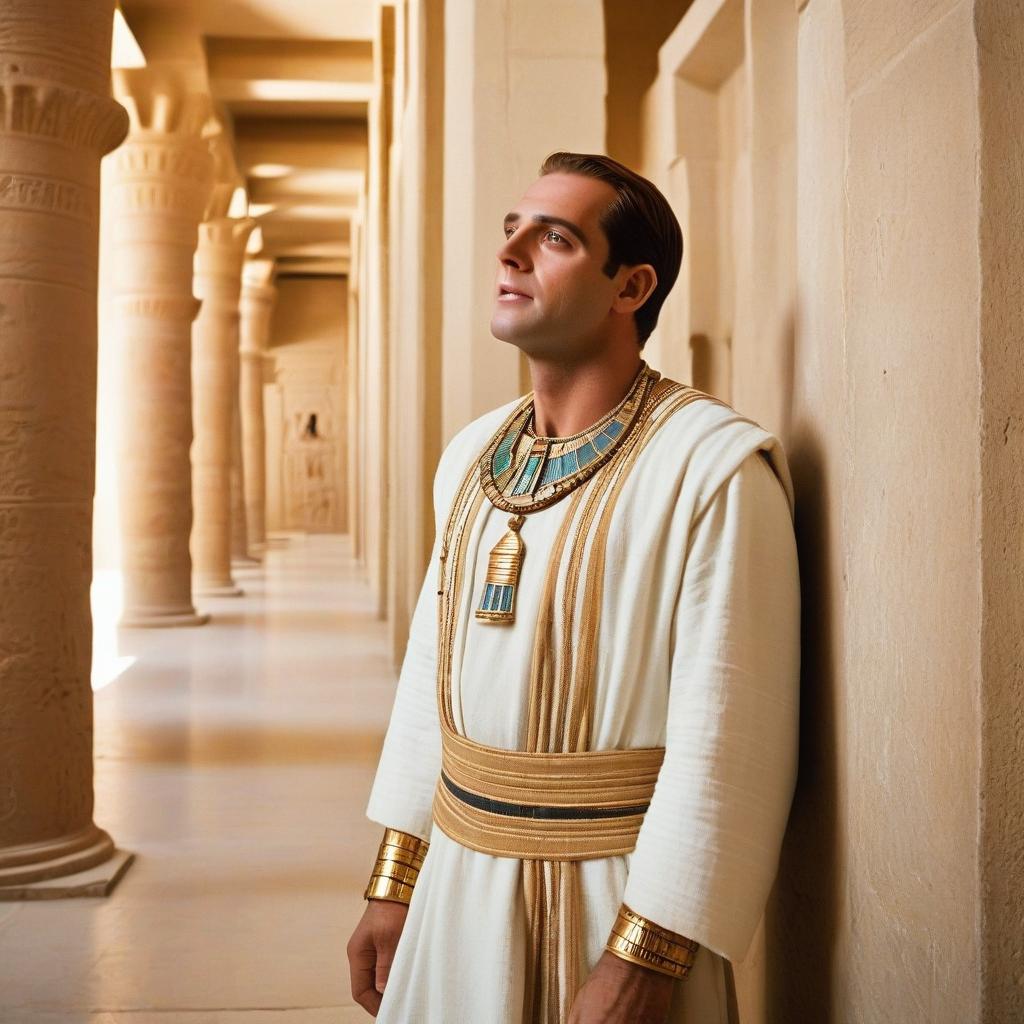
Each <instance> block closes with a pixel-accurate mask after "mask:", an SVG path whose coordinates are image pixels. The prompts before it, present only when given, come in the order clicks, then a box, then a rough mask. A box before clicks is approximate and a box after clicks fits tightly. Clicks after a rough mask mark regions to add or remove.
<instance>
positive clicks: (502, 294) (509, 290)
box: [498, 284, 533, 302]
mask: <svg viewBox="0 0 1024 1024" xmlns="http://www.w3.org/2000/svg"><path fill="white" fill-rule="evenodd" d="M532 298H533V296H531V295H527V294H526V292H523V291H520V290H519V289H518V288H513V287H512V285H510V284H502V285H499V286H498V301H499V302H529V301H531V300H532Z"/></svg>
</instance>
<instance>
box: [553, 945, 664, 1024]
mask: <svg viewBox="0 0 1024 1024" xmlns="http://www.w3.org/2000/svg"><path fill="white" fill-rule="evenodd" d="M674 984H675V978H670V977H669V976H668V975H667V974H659V973H658V972H657V971H652V970H651V969H650V968H649V967H641V966H640V965H639V964H631V963H629V962H628V961H626V960H623V959H622V958H621V957H617V956H616V955H615V954H614V953H609V952H608V951H607V950H606V951H605V952H604V953H602V954H601V959H600V960H598V961H597V965H596V966H595V967H594V969H593V971H591V972H590V977H589V978H587V980H586V982H584V984H583V987H582V988H581V989H580V990H579V992H577V993H576V999H575V1000H574V1001H573V1004H572V1010H571V1011H570V1013H569V1024H665V1021H666V1020H667V1019H668V1011H669V1006H670V1005H671V1002H672V989H673V986H674Z"/></svg>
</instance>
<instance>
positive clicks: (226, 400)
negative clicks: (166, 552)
mask: <svg viewBox="0 0 1024 1024" xmlns="http://www.w3.org/2000/svg"><path fill="white" fill-rule="evenodd" d="M255 225H256V222H255V221H254V220H251V219H250V218H234V217H217V218H215V219H213V220H209V221H206V222H205V223H204V224H202V225H201V226H200V228H199V249H198V250H197V252H196V262H195V290H196V295H197V296H198V297H199V298H200V299H201V300H202V303H203V305H202V308H201V310H200V313H199V316H198V318H197V319H196V322H195V325H194V326H193V330H192V396H193V423H194V428H195V441H194V443H193V446H192V502H193V506H194V508H195V520H194V522H193V524H192V545H191V546H192V562H193V572H194V577H195V590H196V593H197V594H206V595H211V596H220V597H234V596H237V595H239V594H241V592H242V591H241V590H240V589H239V588H238V587H237V586H236V585H235V581H234V580H233V579H232V577H231V465H232V447H233V444H232V441H233V426H234V416H235V409H236V407H237V405H238V362H239V360H238V319H239V315H238V302H239V297H240V292H241V285H242V261H243V260H244V258H245V243H246V241H247V240H248V238H249V234H250V232H251V231H252V229H253V228H254V227H255Z"/></svg>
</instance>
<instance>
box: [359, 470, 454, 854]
mask: <svg viewBox="0 0 1024 1024" xmlns="http://www.w3.org/2000/svg"><path fill="white" fill-rule="evenodd" d="M443 464H444V460H442V465H443ZM442 485H443V473H442V470H441V469H440V468H439V469H438V473H437V476H436V477H435V481H434V507H435V537H434V548H433V551H432V552H431V554H430V561H429V563H428V565H427V571H426V575H425V576H424V579H423V586H422V588H421V590H420V595H419V598H418V599H417V601H416V608H415V610H414V612H413V616H412V623H411V625H410V628H409V641H408V644H407V646H406V649H405V657H404V658H403V660H402V669H401V672H400V674H399V677H398V689H397V691H396V693H395V703H394V706H393V708H392V711H391V720H390V722H389V723H388V729H387V734H386V735H385V737H384V747H383V750H382V752H381V756H380V761H379V763H378V765H377V774H376V776H375V778H374V781H373V788H372V789H371V791H370V802H369V804H368V806H367V809H366V816H367V817H368V818H369V819H370V820H371V821H375V822H377V823H378V824H380V825H383V826H384V827H385V828H395V829H399V830H400V831H402V832H408V833H410V834H411V835H415V836H419V837H420V838H421V839H428V838H429V836H430V828H431V805H432V802H433V797H434V787H435V785H436V783H437V779H438V776H439V775H440V772H441V731H440V725H439V722H438V717H437V691H436V686H437V600H438V598H437V583H438V563H439V554H440V547H441V537H440V533H441V530H440V526H439V525H438V524H439V520H438V518H437V515H436V510H437V509H438V508H439V507H440V506H441V504H442V502H441V501H440V500H439V495H440V491H441V490H442V489H443V487H442ZM442 525H443V524H442Z"/></svg>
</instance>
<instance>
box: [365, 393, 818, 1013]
mask: <svg viewBox="0 0 1024 1024" xmlns="http://www.w3.org/2000/svg"><path fill="white" fill-rule="evenodd" d="M514 405H515V403H510V404H509V405H507V406H503V407H502V408H500V409H496V410H493V411H492V412H490V413H488V414H486V415H484V416H482V417H480V418H479V419H478V420H476V421H474V422H473V423H471V424H470V425H469V426H468V427H466V428H464V429H463V430H462V431H461V432H460V433H459V434H458V435H457V436H456V437H455V438H454V439H453V440H452V441H451V443H450V444H449V445H448V447H447V448H446V450H445V452H444V454H443V456H442V458H441V461H440V464H439V467H438V471H437V474H436V477H435V481H434V504H435V519H436V526H437V532H438V535H440V533H441V531H442V530H443V528H444V523H445V520H446V518H447V514H448V510H449V507H450V505H451V503H452V500H453V497H454V492H455V490H456V488H457V487H458V485H459V483H460V481H461V479H462V477H463V475H464V473H465V471H466V469H467V468H468V467H469V465H470V464H471V463H472V462H473V461H474V460H476V459H477V458H478V457H479V455H480V453H481V451H482V450H483V448H484V447H485V445H486V443H487V442H488V440H489V439H490V437H491V436H492V434H493V433H494V431H495V430H496V429H497V428H498V427H499V426H500V425H501V423H502V422H503V421H504V419H505V417H506V416H507V415H508V413H509V412H510V411H511V409H512V408H513V406H514ZM568 505H569V500H568V499H564V500H562V501H560V502H558V503H556V504H555V505H553V506H550V507H549V508H546V509H544V510H541V511H539V512H535V513H531V514H530V515H528V516H527V518H526V522H525V524H524V525H523V527H522V531H521V536H522V539H523V542H524V544H525V546H526V554H525V559H524V562H523V568H522V575H521V577H520V589H519V593H518V595H517V598H516V601H517V605H516V621H515V623H514V624H513V625H495V624H493V623H488V622H481V621H479V620H477V619H476V618H475V617H474V615H473V612H474V610H475V608H476V606H477V604H478V603H479V600H480V595H481V593H482V588H483V584H484V577H485V575H486V571H487V556H488V553H489V552H490V550H491V548H492V547H493V546H494V544H495V543H496V542H497V540H498V539H499V538H500V537H501V536H502V535H503V534H504V532H505V530H506V529H507V521H508V516H507V514H505V513H503V512H501V511H500V510H498V509H496V508H494V507H493V506H492V505H491V504H490V502H487V501H485V502H484V506H483V508H482V510H481V512H480V516H479V517H478V519H477V522H476V525H475V527H474V528H473V529H472V531H471V534H470V537H469V544H468V549H467V555H466V559H467V560H466V574H465V579H466V584H465V586H466V590H465V592H464V593H465V595H466V596H465V597H464V600H463V602H462V606H461V613H460V621H459V625H458V628H457V632H456V636H455V651H456V654H455V656H454V658H453V662H454V664H453V671H452V702H453V710H454V715H455V720H456V722H457V723H458V724H459V731H460V732H464V733H465V735H467V736H469V737H470V738H472V739H474V740H477V741H478V742H481V743H485V744H489V745H490V746H495V747H506V748H520V749H522V747H523V744H524V740H525V731H526V727H527V719H528V715H527V700H528V697H529V691H530V679H529V672H530V661H531V653H532V643H533V636H534V628H535V624H536V618H537V610H538V606H539V603H540V590H541V587H542V584H543V580H544V575H545V569H546V566H547V563H548V555H549V553H550V551H551V547H552V543H553V541H554V538H555V536H556V534H557V532H558V527H559V525H560V523H561V521H562V519H563V517H564V514H565V510H566V508H567V506H568ZM791 509H792V485H791V481H790V477H789V471H788V468H787V465H786V460H785V456H784V454H783V451H782V448H781V445H780V444H779V443H778V441H777V440H776V439H775V438H774V437H773V436H772V435H771V434H769V433H768V432H767V431H765V430H763V429H762V428H761V427H759V426H758V425H757V424H755V423H753V422H752V421H750V420H748V419H745V418H744V417H742V416H740V415H739V414H738V413H737V412H735V411H734V410H732V409H731V408H729V407H728V406H723V405H721V404H719V403H717V402H714V401H713V400H710V399H708V398H703V397H702V398H699V399H698V400H697V401H694V402H692V403H691V404H689V405H686V406H684V407H683V408H682V409H679V410H677V411H676V412H675V413H674V414H673V415H672V416H671V418H670V420H668V421H667V422H666V423H665V425H664V427H663V428H662V429H660V430H659V431H658V432H657V433H656V434H655V435H654V437H653V438H652V439H651V440H650V442H649V443H648V444H647V446H646V447H645V448H644V450H643V451H642V453H641V454H640V456H639V458H638V460H637V462H636V464H635V465H634V467H633V469H632V472H631V474H630V476H629V478H628V479H627V481H626V484H625V487H624V489H623V491H622V494H621V496H620V499H619V504H618V506H617V507H616V510H615V513H614V517H613V520H612V524H611V531H610V534H609V538H608V550H607V562H606V570H605V587H604V593H603V605H602V609H603V611H602V619H601V628H600V638H599V644H598V653H597V675H596V689H595V693H594V697H595V699H594V705H593V719H592V721H593V727H592V731H591V737H592V741H591V747H592V749H594V750H599V749H606V748H622V747H653V746H665V748H666V753H665V760H664V762H663V765H662V768H661V771H660V775H659V778H658V782H657V786H656V788H655V792H654V796H653V798H652V800H651V804H650V807H649V809H648V811H647V814H646V816H645V818H644V822H643V825H642V827H641V830H640V834H639V837H638V841H637V845H636V849H635V850H634V852H633V853H632V854H628V855H625V856H615V857H608V858H602V859H596V860H588V861H582V862H580V892H581V903H582V907H581V917H582V920H581V935H582V938H583V942H584V947H585V948H584V949H583V951H582V954H581V958H582V960H583V962H584V964H585V969H586V970H587V971H589V970H590V969H592V968H593V966H594V964H595V963H596V962H597V960H598V958H599V957H600V955H601V953H602V950H603V947H604V944H605V941H606V940H607V938H608V934H609V930H610V928H611V926H612V923H613V922H614V920H615V916H616V913H617V911H618V908H619V905H620V903H621V902H623V901H625V902H626V903H627V904H628V905H629V906H630V907H632V908H633V910H634V911H636V912H637V913H638V914H641V915H643V916H645V917H647V918H649V919H651V920H652V921H654V922H656V923H657V924H659V925H661V926H663V927H665V928H669V929H671V930H672V931H675V932H679V933H681V934H683V935H686V936H688V937H689V938H691V939H693V940H695V941H697V942H699V943H700V945H701V949H700V951H699V953H698V955H697V960H696V963H695V964H694V967H693V969H692V970H691V972H690V974H689V975H688V976H687V978H686V979H684V980H683V981H682V982H678V983H677V984H676V986H675V993H674V998H673V1006H672V1012H671V1015H670V1021H671V1022H673V1024H677V1022H683V1021H686V1022H690V1024H727V1022H728V1021H729V1019H730V1013H729V1008H728V1007H729V1003H730V997H729V993H728V989H729V985H730V979H729V977H728V971H727V965H726V963H725V960H730V961H736V960H739V959H741V958H742V957H743V955H744V953H745V952H746V950H747V948H748V946H749V943H750V940H751V938H752V937H753V934H754V931H755V928H756V926H757V924H758V921H759V919H760V917H761V914H762V912H763V910H764V905H765V901H766V899H767V896H768V892H769V889H770V887H771V884H772V881H773V878H774V875H775V871H776V867H777V861H778V854H779V848H780V846H781V841H782V835H783V831H784V829H785V824H786V819H787V816H788V812H789V805H790V801H791V798H792V791H793V786H794V782H795V774H796V749H797V719H798V677H799V601H800V599H799V581H798V567H797V554H796V545H795V541H794V534H793V525H792V512H791ZM439 548H440V542H439V539H438V540H437V541H435V545H434V550H433V553H432V555H431V559H430V563H429V567H428V570H427V573H426V578H425V580H424V583H423V589H422V592H421V594H420V597H419V601H418V603H417V606H416V610H415V613H414V616H413V621H412V626H411V631H410V637H409V642H408V648H407V651H406V655H405V660H404V663H403V665H402V670H401V675H400V677H399V684H398V690H397V693H396V698H395V705H394V710H393V712H392V716H391V721H390V724H389V727H388V731H387V736H386V739H385V743H384V749H383V752H382V755H381V759H380V764H379V766H378V770H377V775H376V778H375V781H374V784H373V789H372V793H371V796H370V801H369V806H368V808H367V815H368V817H369V818H370V819H371V820H372V821H375V822H378V823H379V824H380V825H382V826H386V827H392V828H397V829H401V830H402V831H404V832H409V833H412V834H415V835H418V836H420V837H422V838H424V839H428V840H429V841H430V847H429V850H428V852H427V855H426V860H425V862H424V864H423V868H422V871H421V873H420V876H419V879H418V881H417V884H416V887H415V890H414V893H413V897H412V902H411V903H410V906H409V914H408V917H407V919H406V924H405V928H404V931H403V934H402V938H401V941H400V943H399V945H398V949H397V951H396V955H395V960H394V963H393V965H392V968H391V973H390V978H389V981H388V984H387V986H386V989H385V993H384V997H383V1000H382V1003H381V1007H380V1011H379V1014H378V1016H377V1020H378V1021H379V1022H380V1024H530V1022H529V1021H528V1020H527V1019H526V1016H527V1014H526V1011H525V1010H524V989H525V960H526V950H527V936H528V924H527V918H526V907H525V902H524V895H523V886H522V882H521V869H520V862H519V861H518V860H515V859H511V858H502V857H494V856H490V855H488V854H483V853H478V852H475V851H473V850H470V849H467V848H465V847H463V846H461V845H459V844H458V843H456V842H454V841H453V840H452V839H450V838H448V837H447V836H446V835H445V834H444V833H443V832H441V830H440V829H439V828H437V827H435V826H433V823H432V818H431V803H432V798H433V793H434V788H435V785H436V783H437V779H438V776H439V772H440V757H441V744H440V733H439V726H438V714H437V697H436V663H437V651H436V643H437V601H438V597H437V579H438V554H439Z"/></svg>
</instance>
